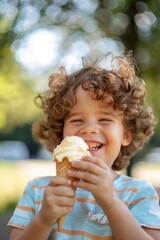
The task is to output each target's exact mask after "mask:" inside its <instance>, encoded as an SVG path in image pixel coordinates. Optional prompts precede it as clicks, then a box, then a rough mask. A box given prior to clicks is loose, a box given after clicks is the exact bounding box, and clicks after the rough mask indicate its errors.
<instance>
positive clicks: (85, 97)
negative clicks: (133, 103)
mask: <svg viewBox="0 0 160 240" xmlns="http://www.w3.org/2000/svg"><path fill="white" fill-rule="evenodd" d="M75 96H76V104H75V105H74V106H73V108H72V109H71V111H70V112H73V111H74V110H76V111H77V110H78V112H80V111H83V110H87V111H88V112H90V111H96V112H103V113H109V114H111V115H115V116H118V115H122V111H120V110H115V109H113V104H111V103H110V101H107V99H106V98H107V95H106V98H105V99H100V100H97V99H95V96H96V95H95V94H94V93H93V92H91V91H86V90H83V88H82V86H78V87H77V89H76V92H75ZM108 98H109V96H108Z"/></svg>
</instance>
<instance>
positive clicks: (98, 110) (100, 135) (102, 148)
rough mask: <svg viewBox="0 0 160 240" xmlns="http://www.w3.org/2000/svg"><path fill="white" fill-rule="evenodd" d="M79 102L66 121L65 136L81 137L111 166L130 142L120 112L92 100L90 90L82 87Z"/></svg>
mask: <svg viewBox="0 0 160 240" xmlns="http://www.w3.org/2000/svg"><path fill="white" fill-rule="evenodd" d="M76 99H77V103H76V105H75V106H74V107H73V108H72V109H71V111H70V113H69V115H68V116H67V118H66V119H65V121H64V130H63V136H64V137H65V136H72V135H75V136H79V137H82V138H83V139H84V141H85V142H86V143H87V144H88V146H89V151H90V153H91V155H93V156H96V157H98V158H101V159H102V160H103V161H105V162H106V163H107V164H109V166H110V167H111V166H112V164H113V163H114V161H115V159H116V158H117V156H118V154H119V152H120V149H121V146H122V145H123V146H126V145H128V144H129V143H130V141H131V134H130V133H129V132H128V131H126V130H124V127H123V124H122V120H123V115H122V113H121V112H120V111H117V110H113V108H112V106H110V105H108V106H106V105H104V103H103V102H102V101H101V100H93V99H92V98H91V93H90V92H88V91H84V90H83V89H82V88H81V87H78V88H77V91H76Z"/></svg>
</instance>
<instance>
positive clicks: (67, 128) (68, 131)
mask: <svg viewBox="0 0 160 240" xmlns="http://www.w3.org/2000/svg"><path fill="white" fill-rule="evenodd" d="M72 135H75V134H74V129H73V127H70V126H68V125H67V124H64V127H63V137H66V136H72Z"/></svg>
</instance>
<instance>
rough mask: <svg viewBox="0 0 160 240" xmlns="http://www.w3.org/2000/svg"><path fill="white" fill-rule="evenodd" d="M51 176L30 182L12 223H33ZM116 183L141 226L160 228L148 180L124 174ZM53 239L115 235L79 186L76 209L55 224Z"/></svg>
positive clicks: (107, 239)
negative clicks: (58, 224) (58, 226)
mask: <svg viewBox="0 0 160 240" xmlns="http://www.w3.org/2000/svg"><path fill="white" fill-rule="evenodd" d="M51 178H52V177H42V178H36V179H34V180H33V181H30V182H29V183H28V184H27V186H26V188H25V191H24V193H23V195H22V197H21V199H20V200H19V203H18V205H17V207H16V209H15V211H14V214H13V216H12V218H11V219H10V221H9V223H8V225H9V226H14V227H18V228H21V229H24V228H25V227H26V226H27V225H28V224H29V223H30V222H31V220H32V218H33V217H34V216H35V214H36V213H37V212H38V211H39V210H40V208H41V204H42V199H43V194H44V190H45V187H46V186H47V185H48V184H49V182H50V181H51ZM114 186H115V189H116V193H117V195H118V197H119V198H120V199H122V200H123V201H124V202H125V204H126V205H127V206H128V208H129V209H130V211H131V212H132V214H133V215H134V217H135V218H136V220H137V222H138V223H139V225H140V226H145V227H149V228H155V229H160V206H159V198H158V195H157V193H156V191H155V189H154V188H153V187H152V186H151V185H150V184H149V183H148V182H146V181H145V180H139V179H134V178H130V177H128V176H125V175H121V176H119V177H118V178H117V179H116V180H114ZM119 220H120V221H121V219H119ZM52 239H54V240H57V239H58V240H59V239H62V240H63V239H65V240H80V239H83V240H84V239H86V240H89V239H92V240H104V239H105V240H113V236H112V230H111V228H110V225H109V222H108V219H107V216H106V215H105V214H104V212H103V210H102V209H101V208H100V207H99V206H98V205H97V204H96V202H95V199H94V197H93V195H92V194H91V193H90V192H88V191H86V190H83V189H77V190H76V199H75V205H74V208H73V211H72V213H70V214H68V215H67V217H66V218H65V222H64V224H63V227H62V229H61V230H60V231H58V228H57V224H54V225H53V228H52V232H51V234H50V237H49V240H52Z"/></svg>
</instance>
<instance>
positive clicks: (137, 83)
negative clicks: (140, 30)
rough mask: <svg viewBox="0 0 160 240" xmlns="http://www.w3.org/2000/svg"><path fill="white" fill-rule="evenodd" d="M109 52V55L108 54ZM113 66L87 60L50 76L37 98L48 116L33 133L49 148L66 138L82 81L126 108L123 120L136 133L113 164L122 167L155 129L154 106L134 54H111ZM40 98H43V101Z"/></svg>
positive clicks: (97, 96) (97, 95)
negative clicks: (70, 70)
mask: <svg viewBox="0 0 160 240" xmlns="http://www.w3.org/2000/svg"><path fill="white" fill-rule="evenodd" d="M107 56H109V55H107ZM110 63H111V69H110V70H106V68H101V67H99V66H95V64H94V65H92V64H90V65H88V64H84V66H83V68H82V69H80V70H78V71H76V72H74V73H72V74H67V73H66V71H65V68H64V67H61V68H60V69H59V72H58V73H56V74H53V75H51V76H50V78H49V89H48V91H46V92H45V93H42V94H39V95H38V96H37V97H36V98H35V102H36V104H37V106H38V107H39V108H40V109H42V110H43V112H44V118H43V119H42V120H40V121H37V122H35V123H34V124H33V128H32V130H33V136H34V137H35V139H36V140H37V141H39V142H40V143H41V144H43V145H44V146H45V147H46V148H47V149H48V150H49V151H53V148H54V147H55V146H56V145H57V144H59V143H60V142H61V140H62V138H63V126H64V119H65V118H66V116H67V115H68V114H69V112H70V110H71V108H73V106H74V105H75V104H76V95H75V91H76V89H77V87H78V86H79V85H81V86H82V88H83V90H85V91H90V92H92V93H93V96H94V99H96V100H102V101H104V102H105V103H106V104H108V103H109V104H112V106H113V109H117V110H120V111H122V112H123V115H124V120H123V124H124V127H125V128H126V129H128V130H129V131H130V132H131V134H132V141H131V143H130V144H129V145H128V146H122V147H121V151H120V153H119V155H118V157H117V158H116V160H115V162H114V164H113V166H112V168H113V169H114V170H122V169H124V168H125V167H127V166H128V165H129V163H130V160H131V157H132V156H133V155H134V154H135V153H136V152H137V151H139V150H140V149H141V148H142V147H143V146H144V144H145V143H146V142H147V141H148V140H149V139H150V138H151V136H152V135H153V133H154V126H155V124H156V120H155V116H154V113H153V110H152V108H151V107H150V106H146V104H145V102H144V99H145V95H146V88H145V83H144V81H143V80H142V79H140V78H139V77H138V76H137V70H136V63H135V61H134V59H133V57H132V55H131V54H129V53H128V54H126V55H123V56H118V57H115V56H111V59H110ZM39 100H40V101H39Z"/></svg>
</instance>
